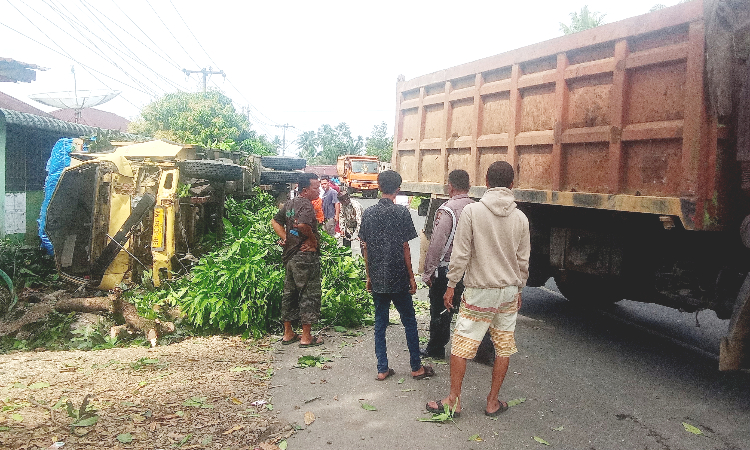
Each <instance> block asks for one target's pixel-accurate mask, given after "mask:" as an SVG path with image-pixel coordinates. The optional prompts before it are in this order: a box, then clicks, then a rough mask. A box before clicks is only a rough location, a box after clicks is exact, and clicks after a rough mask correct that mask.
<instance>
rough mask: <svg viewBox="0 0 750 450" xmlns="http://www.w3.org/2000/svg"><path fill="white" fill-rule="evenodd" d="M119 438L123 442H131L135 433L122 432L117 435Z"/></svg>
mask: <svg viewBox="0 0 750 450" xmlns="http://www.w3.org/2000/svg"><path fill="white" fill-rule="evenodd" d="M117 440H118V441H120V442H122V443H123V444H129V443H131V442H133V435H132V434H130V433H122V434H118V435H117Z"/></svg>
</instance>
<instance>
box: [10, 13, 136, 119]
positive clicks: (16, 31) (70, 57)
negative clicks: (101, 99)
mask: <svg viewBox="0 0 750 450" xmlns="http://www.w3.org/2000/svg"><path fill="white" fill-rule="evenodd" d="M11 6H12V5H11ZM19 13H20V11H19ZM21 15H22V16H23V13H21ZM24 18H26V16H24ZM26 20H29V19H28V18H26ZM0 25H2V26H4V27H5V28H7V29H9V30H11V31H13V32H15V33H18V34H20V35H21V36H23V37H25V38H26V39H28V40H30V41H32V42H34V43H36V44H39V45H41V46H42V47H44V48H46V49H48V50H50V51H52V52H54V53H57V54H58V55H60V56H63V57H66V58H68V59H70V60H71V61H73V62H75V63H76V64H78V65H79V66H81V67H83V68H84V69H86V71H87V72H89V75H91V76H92V77H93V78H94V79H96V80H97V81H98V82H100V83H101V84H103V85H104V86H106V87H107V88H108V89H112V88H111V87H110V86H109V85H107V83H105V82H103V81H102V80H101V79H99V78H98V77H97V76H96V75H94V74H92V73H91V71H93V72H96V73H98V74H99V75H102V76H104V77H106V78H109V79H111V80H113V81H116V82H118V83H120V84H122V85H123V86H127V87H129V88H131V89H134V90H136V91H138V92H141V93H143V94H147V95H148V92H145V91H143V90H141V89H139V88H137V87H134V86H131V85H129V84H127V83H125V82H123V81H120V80H118V79H117V78H114V77H112V76H109V75H107V74H106V73H103V72H100V71H99V70H96V69H94V68H93V67H89V66H88V65H86V64H84V63H82V62H80V61H78V60H77V59H75V58H74V57H73V56H71V55H70V54H69V53H67V52H65V53H64V50H63V51H59V50H55V49H54V48H52V47H50V46H48V45H46V44H43V43H41V42H39V41H38V40H36V39H34V38H32V37H31V36H28V35H26V34H24V33H22V32H20V31H18V30H16V29H15V28H13V27H11V26H9V25H7V24H5V23H2V22H0ZM37 28H38V27H37ZM40 31H41V30H40ZM42 34H44V32H43V31H42ZM44 35H45V37H47V39H50V37H49V36H47V35H46V34H44ZM50 40H51V39H50ZM52 42H54V41H52ZM58 46H59V45H58ZM123 100H125V101H126V102H128V103H130V104H131V105H132V106H133V107H134V108H138V106H136V105H135V104H134V103H133V102H131V101H130V100H128V99H127V98H125V97H124V96H123Z"/></svg>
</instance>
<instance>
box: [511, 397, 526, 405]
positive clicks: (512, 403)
mask: <svg viewBox="0 0 750 450" xmlns="http://www.w3.org/2000/svg"><path fill="white" fill-rule="evenodd" d="M525 401H526V399H525V398H524V397H521V398H516V399H513V400H510V401H509V402H508V406H516V405H520V404H521V403H523V402H525Z"/></svg>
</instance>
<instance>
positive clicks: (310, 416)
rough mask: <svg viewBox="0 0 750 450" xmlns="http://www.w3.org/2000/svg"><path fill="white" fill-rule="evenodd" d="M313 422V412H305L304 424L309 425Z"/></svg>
mask: <svg viewBox="0 0 750 450" xmlns="http://www.w3.org/2000/svg"><path fill="white" fill-rule="evenodd" d="M313 422H315V414H313V413H312V412H311V411H307V412H306V413H305V426H310V424H311V423H313Z"/></svg>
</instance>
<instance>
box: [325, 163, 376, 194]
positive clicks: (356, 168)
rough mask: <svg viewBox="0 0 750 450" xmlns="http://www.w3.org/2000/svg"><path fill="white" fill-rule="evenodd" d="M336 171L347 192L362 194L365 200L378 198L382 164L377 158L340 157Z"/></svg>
mask: <svg viewBox="0 0 750 450" xmlns="http://www.w3.org/2000/svg"><path fill="white" fill-rule="evenodd" d="M336 169H337V171H338V174H339V177H340V178H341V184H342V186H343V188H344V189H346V192H348V193H350V194H351V193H353V192H361V193H362V197H363V198H375V197H377V196H378V173H379V172H380V162H379V161H378V158H377V157H376V156H363V155H344V156H339V159H338V161H337V163H336Z"/></svg>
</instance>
